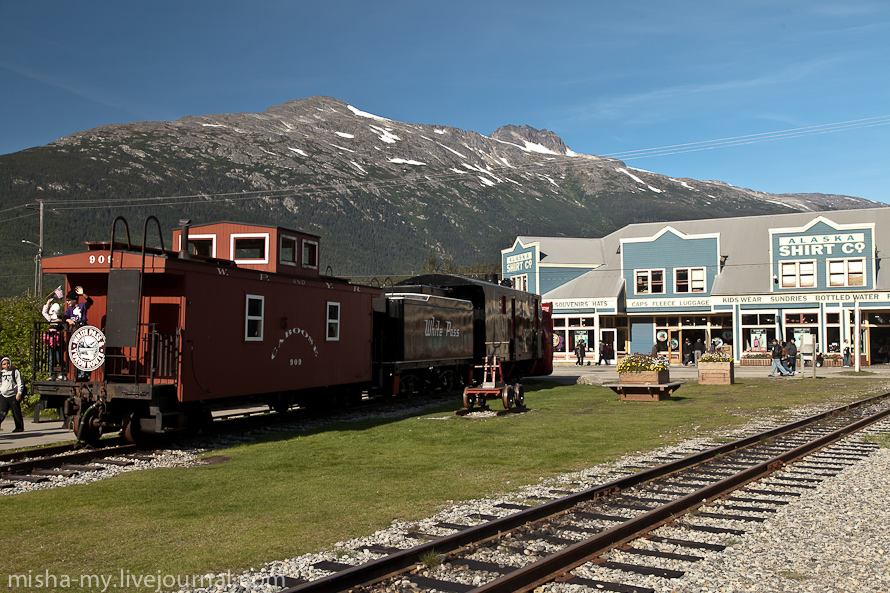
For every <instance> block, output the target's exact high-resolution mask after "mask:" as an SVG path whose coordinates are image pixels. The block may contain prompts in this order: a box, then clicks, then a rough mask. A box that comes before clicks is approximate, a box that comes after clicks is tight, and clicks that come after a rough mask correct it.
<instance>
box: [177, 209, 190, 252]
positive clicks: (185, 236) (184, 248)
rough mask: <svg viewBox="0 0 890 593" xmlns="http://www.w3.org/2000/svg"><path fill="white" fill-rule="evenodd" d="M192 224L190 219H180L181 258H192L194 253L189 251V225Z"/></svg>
mask: <svg viewBox="0 0 890 593" xmlns="http://www.w3.org/2000/svg"><path fill="white" fill-rule="evenodd" d="M191 224H192V221H191V220H190V219H187V218H180V219H179V231H180V232H179V259H192V254H191V253H189V227H190V226H191Z"/></svg>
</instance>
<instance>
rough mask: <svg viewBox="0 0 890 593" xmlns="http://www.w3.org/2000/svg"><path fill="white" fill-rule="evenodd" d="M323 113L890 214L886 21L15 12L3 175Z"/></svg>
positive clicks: (261, 6) (852, 16)
mask: <svg viewBox="0 0 890 593" xmlns="http://www.w3.org/2000/svg"><path fill="white" fill-rule="evenodd" d="M313 95H327V96H330V97H334V98H336V99H340V100H342V101H345V102H347V103H349V104H350V105H353V106H355V107H356V108H358V109H361V110H363V111H367V112H370V113H374V114H376V115H380V116H383V117H387V118H390V119H394V120H398V121H403V122H411V123H421V124H434V125H444V126H453V127H457V128H461V129H464V130H471V131H475V132H478V133H480V134H484V135H488V134H491V133H492V132H493V131H494V130H496V129H497V128H499V127H500V126H503V125H507V124H513V125H517V126H523V125H528V126H532V127H534V128H538V129H547V130H550V131H552V132H554V133H556V134H558V135H559V136H560V137H561V138H562V139H563V141H564V142H565V143H566V144H567V145H568V146H569V147H570V148H571V149H572V150H574V151H575V152H580V153H584V154H594V155H604V156H613V157H616V158H620V159H622V160H624V161H625V162H626V163H627V164H628V165H630V166H631V167H636V168H640V169H645V170H648V171H653V172H655V173H660V174H664V175H669V176H671V177H684V178H692V179H712V180H719V181H724V182H727V183H730V184H732V185H736V186H740V187H747V188H751V189H755V190H759V191H764V192H770V193H800V192H818V193H828V194H843V195H852V196H856V197H861V198H867V199H870V200H875V201H880V202H886V203H890V150H888V149H890V2H886V0H831V1H824V0H801V1H784V0H764V1H761V0H746V1H745V2H715V1H714V0H688V1H684V0H675V1H672V2H665V1H664V0H637V1H636V2H624V3H621V2H612V1H609V2H606V1H603V0H572V1H562V0H552V1H550V2H542V1H541V0H533V1H527V0H474V1H465V0H449V1H447V2H432V1H424V0H412V1H403V0H389V1H385V2H384V1H374V0H325V1H324V2H319V1H318V0H314V1H311V2H309V1H295V0H294V1H287V0H252V1H251V2H245V1H237V2H236V1H230V0H187V1H182V0H173V1H171V0H152V1H151V2H139V1H136V0H134V1H131V2H121V1H120V0H114V1H105V0H90V1H88V2H86V1H80V2H72V1H70V0H67V1H56V0H39V1H28V0H0V154H7V153H11V152H16V151H19V150H23V149H26V148H30V147H33V146H40V145H44V144H47V143H49V142H52V141H54V140H56V139H58V138H61V137H63V136H65V135H68V134H71V133H74V132H78V131H81V130H85V129H88V128H92V127H95V126H99V125H104V124H113V123H128V122H134V121H147V120H166V121H170V120H175V119H178V118H180V117H184V116H187V115H204V114H214V113H233V112H261V111H264V110H265V109H266V108H268V107H270V106H272V105H277V104H281V103H284V102H285V101H289V100H291V99H300V98H305V97H311V96H313ZM0 175H2V171H0Z"/></svg>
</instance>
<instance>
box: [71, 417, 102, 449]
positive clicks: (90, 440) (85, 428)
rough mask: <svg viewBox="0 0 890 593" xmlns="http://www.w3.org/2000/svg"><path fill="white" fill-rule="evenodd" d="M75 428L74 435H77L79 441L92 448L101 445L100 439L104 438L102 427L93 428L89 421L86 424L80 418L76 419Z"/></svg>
mask: <svg viewBox="0 0 890 593" xmlns="http://www.w3.org/2000/svg"><path fill="white" fill-rule="evenodd" d="M73 427H74V434H76V435H77V440H79V441H80V442H82V443H86V444H87V445H89V446H90V447H95V446H96V445H98V444H99V439H100V438H102V427H100V426H93V425H92V423H91V422H89V421H87V422H86V423H84V422H83V419H82V418H81V417H80V416H77V417H75V419H74V423H73Z"/></svg>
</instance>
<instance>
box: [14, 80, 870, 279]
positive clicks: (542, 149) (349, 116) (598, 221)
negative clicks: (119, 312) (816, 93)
mask: <svg viewBox="0 0 890 593" xmlns="http://www.w3.org/2000/svg"><path fill="white" fill-rule="evenodd" d="M0 171H2V174H0V184H2V185H0V211H6V213H5V216H6V217H7V221H9V219H10V217H12V218H13V219H14V218H15V217H19V216H25V215H27V216H25V218H22V219H21V222H20V223H18V224H0V278H2V279H3V281H2V288H0V296H6V295H8V294H10V293H15V294H20V293H21V291H22V290H23V288H24V287H27V286H28V285H29V284H31V283H33V270H34V263H33V255H34V249H33V247H32V246H29V245H23V244H22V243H21V240H23V239H25V240H30V241H33V242H37V236H38V231H37V224H36V216H34V214H35V213H34V212H32V211H25V210H9V209H10V208H15V207H16V206H20V205H22V204H36V203H37V201H38V200H43V201H44V202H45V205H46V208H47V214H46V216H45V231H44V240H45V253H46V254H47V255H49V254H51V253H53V252H57V251H58V252H68V251H72V250H76V249H79V246H78V243H79V242H80V241H83V240H97V239H103V240H104V239H108V238H109V237H110V233H111V222H112V221H113V220H114V218H115V217H116V216H118V215H123V216H125V217H127V218H128V219H129V223H130V231H131V234H132V239H133V241H134V242H135V243H139V244H141V232H142V231H141V229H142V222H143V221H144V220H145V218H146V217H147V216H148V215H149V214H154V215H156V216H157V217H158V218H159V219H160V220H161V222H162V229H163V233H164V239H165V241H167V242H169V240H170V234H171V230H172V228H173V227H174V225H175V223H176V221H177V220H178V219H179V218H182V217H186V218H190V219H192V221H193V222H194V223H196V224H197V223H204V222H212V221H216V220H236V221H245V222H257V223H268V224H277V225H281V226H284V227H290V228H296V229H301V230H304V231H307V232H310V233H314V234H317V235H320V236H321V237H322V247H321V257H322V265H323V266H325V267H326V266H330V268H331V270H330V271H331V272H332V273H334V274H337V275H343V276H351V277H354V278H357V279H360V278H362V277H364V278H370V277H378V278H380V279H381V280H382V279H383V278H385V277H387V276H390V277H391V276H396V275H403V274H410V273H414V272H418V273H419V272H420V271H421V270H422V268H423V265H424V262H426V261H427V260H429V259H430V258H431V256H436V257H437V258H439V259H442V260H451V261H453V262H454V263H455V264H457V265H470V264H475V263H481V262H495V261H498V260H499V253H500V250H501V249H503V248H505V247H508V246H509V245H510V244H511V243H512V242H513V240H514V239H515V237H516V235H520V234H521V235H553V236H579V237H596V236H602V235H604V234H607V233H609V232H611V231H613V230H615V229H617V228H620V227H622V226H624V225H626V224H629V223H634V222H650V221H664V220H679V219H690V218H712V217H725V216H741V215H756V214H773V213H786V212H793V211H799V210H833V209H849V208H865V207H876V206H882V205H883V204H878V203H875V202H870V201H867V200H863V199H859V198H853V197H848V196H832V195H823V194H783V195H775V194H766V193H762V192H757V191H754V190H749V189H743V188H738V187H733V186H730V185H728V184H726V183H722V182H719V181H697V180H693V179H673V178H669V177H665V176H663V175H657V174H655V173H651V172H647V171H642V170H639V169H634V168H631V167H628V166H627V165H625V164H624V163H623V162H621V161H619V160H615V159H609V158H603V157H598V156H592V155H584V154H578V153H575V152H573V151H572V150H571V149H570V148H569V147H567V146H566V145H565V144H564V143H563V141H562V140H561V139H560V138H559V136H558V135H556V134H554V133H553V132H550V131H547V130H537V129H535V128H531V127H528V126H522V127H520V126H513V125H507V126H504V127H501V128H499V129H497V130H495V131H494V132H493V133H492V134H491V135H490V136H483V135H481V134H477V133H475V132H469V131H465V130H460V129H458V128H452V127H448V126H442V125H425V124H412V123H403V122H398V121H394V120H391V119H387V118H384V117H380V116H377V115H372V114H370V113H366V112H363V111H361V110H359V109H356V108H355V107H353V106H351V105H348V104H346V103H344V102H342V101H338V100H336V99H332V98H329V97H310V98H308V99H300V100H294V101H288V102H287V103H284V104H283V105H276V106H274V107H270V108H269V109H267V110H266V111H264V112H262V113H232V114H218V115H201V116H188V117H184V118H182V119H179V120H176V121H172V122H163V121H156V122H137V123H132V124H122V125H107V126H101V127H98V128H92V129H89V130H85V131H83V132H78V133H76V134H72V135H70V136H66V137H64V138H61V139H59V140H57V141H55V142H53V143H51V144H48V145H46V146H41V147H37V148H32V149H28V150H24V151H21V152H17V153H13V154H9V155H2V156H0ZM156 235H157V233H156V231H151V232H150V233H149V242H150V244H157V241H156V240H155V239H154V237H155V236H156Z"/></svg>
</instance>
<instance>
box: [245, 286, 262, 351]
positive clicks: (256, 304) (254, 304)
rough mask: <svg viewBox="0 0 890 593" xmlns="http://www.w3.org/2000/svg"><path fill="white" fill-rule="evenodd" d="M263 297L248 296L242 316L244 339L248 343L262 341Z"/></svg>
mask: <svg viewBox="0 0 890 593" xmlns="http://www.w3.org/2000/svg"><path fill="white" fill-rule="evenodd" d="M264 306H265V297H262V296H258V295H253V294H249V295H247V305H246V307H245V315H244V339H245V340H246V341H248V342H261V341H262V340H263V309H264Z"/></svg>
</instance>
